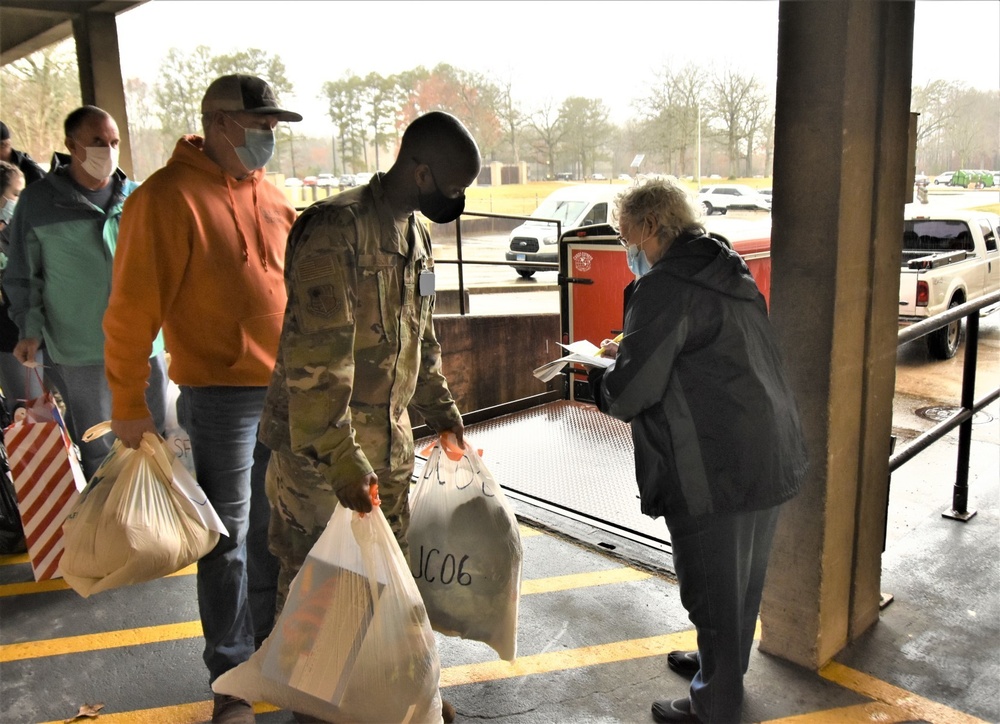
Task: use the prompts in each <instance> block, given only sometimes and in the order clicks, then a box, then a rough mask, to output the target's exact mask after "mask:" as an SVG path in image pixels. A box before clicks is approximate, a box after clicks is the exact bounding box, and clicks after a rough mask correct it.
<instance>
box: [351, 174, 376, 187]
mask: <svg viewBox="0 0 1000 724" xmlns="http://www.w3.org/2000/svg"><path fill="white" fill-rule="evenodd" d="M374 175H375V174H373V173H367V172H365V171H363V172H361V173H356V174H354V185H355V186H360V185H361V184H366V183H368V182H369V181H371V180H372V176H374Z"/></svg>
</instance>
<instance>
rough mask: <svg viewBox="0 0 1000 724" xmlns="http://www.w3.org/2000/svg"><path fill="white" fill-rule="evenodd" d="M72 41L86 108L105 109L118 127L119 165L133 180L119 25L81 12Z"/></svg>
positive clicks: (109, 15)
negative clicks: (74, 42) (73, 41)
mask: <svg viewBox="0 0 1000 724" xmlns="http://www.w3.org/2000/svg"><path fill="white" fill-rule="evenodd" d="M73 39H74V40H75V41H76V60H77V65H78V66H79V69H80V95H81V97H82V99H83V104H84V105H94V106H97V107H98V108H103V109H104V110H105V111H107V112H108V113H110V114H111V117H112V118H114V119H115V122H116V123H117V124H118V134H119V137H120V139H121V142H120V144H119V147H118V148H119V161H118V165H119V166H121V168H122V169H123V170H124V171H125V173H126V174H128V176H129V177H131V176H132V174H133V170H132V145H131V143H130V141H129V133H128V114H127V113H126V111H125V83H124V81H123V80H122V68H121V57H120V55H119V52H118V24H117V22H116V21H115V16H114V14H113V13H102V12H82V13H80V14H79V15H76V16H74V18H73Z"/></svg>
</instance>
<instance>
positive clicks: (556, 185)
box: [465, 178, 771, 216]
mask: <svg viewBox="0 0 1000 724" xmlns="http://www.w3.org/2000/svg"><path fill="white" fill-rule="evenodd" d="M709 183H712V184H730V183H734V184H745V185H747V186H752V187H754V188H767V187H768V186H770V185H771V179H769V178H767V179H759V178H754V179H736V180H735V181H730V180H728V179H721V180H720V179H714V180H712V181H709V180H708V179H702V185H703V186H705V185H708V184H709ZM598 184H602V185H611V186H616V187H621V189H622V190H625V189H626V188H628V187H629V186H630V182H629V181H618V180H614V181H589V182H587V183H586V185H587V186H596V185H598ZM680 184H681V185H682V186H685V187H687V188H688V189H690V190H691V191H692V192H694V191H697V188H698V187H697V184H695V183H694V182H693V181H681V182H680ZM580 185H584V184H583V182H581V181H533V182H531V183H526V184H508V185H505V186H473V187H472V188H470V189H469V190H468V191H466V192H465V198H466V202H465V208H466V209H467V210H469V211H482V212H486V213H491V214H511V215H514V216H526V215H528V214H530V213H531V212H532V211H534V210H535V209H536V208H538V204H540V203H541V202H542V200H544V199H545V197H546V196H548V195H549V194H551V193H552V192H553V191H555V190H556V189H561V188H565V187H566V186H580Z"/></svg>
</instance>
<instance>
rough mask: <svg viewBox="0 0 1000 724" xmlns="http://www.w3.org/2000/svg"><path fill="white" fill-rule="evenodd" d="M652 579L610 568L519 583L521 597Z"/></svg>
mask: <svg viewBox="0 0 1000 724" xmlns="http://www.w3.org/2000/svg"><path fill="white" fill-rule="evenodd" d="M652 577H653V576H652V574H651V573H646V572H645V571H640V570H637V569H635V568H612V569H611V570H607V571H594V572H593V573H573V574H569V575H566V576H552V577H551V578H537V579H535V580H533V581H521V595H522V596H527V595H530V594H532V593H554V592H556V591H569V590H576V589H580V588H587V587H589V586H606V585H609V584H613V583H630V582H632V581H643V580H645V579H647V578H652Z"/></svg>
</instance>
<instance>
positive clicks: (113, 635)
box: [0, 621, 202, 663]
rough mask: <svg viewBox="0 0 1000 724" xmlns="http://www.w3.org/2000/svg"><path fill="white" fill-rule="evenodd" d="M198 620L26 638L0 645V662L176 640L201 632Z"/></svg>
mask: <svg viewBox="0 0 1000 724" xmlns="http://www.w3.org/2000/svg"><path fill="white" fill-rule="evenodd" d="M201 635H202V632H201V621H187V622H185V623H171V624H165V625H162V626H145V627H143V628H130V629H124V630H121V631H108V632H106V633H98V634H83V635H81V636H66V637H63V638H58V639H44V640H41V641H26V642H24V643H20V644H6V645H4V646H0V663H7V662H9V661H23V660H24V659H40V658H43V657H46V656H62V655H64V654H80V653H86V652H88V651H100V650H102V649H117V648H124V647H126V646H140V645H142V644H152V643H159V642H161V641H176V640H177V639H193V638H197V637H198V636H201Z"/></svg>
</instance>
